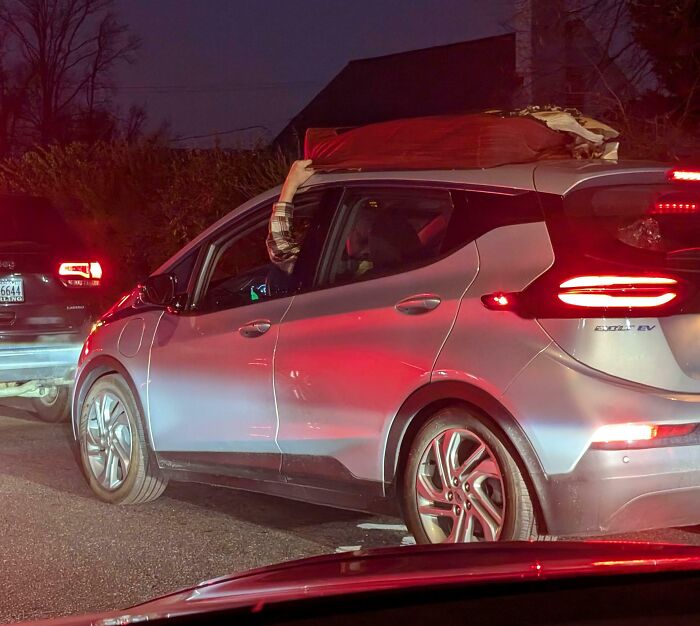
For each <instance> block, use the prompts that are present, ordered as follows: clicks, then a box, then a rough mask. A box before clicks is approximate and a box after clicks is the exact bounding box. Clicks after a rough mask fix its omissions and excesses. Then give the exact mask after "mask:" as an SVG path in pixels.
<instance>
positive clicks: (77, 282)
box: [58, 261, 102, 287]
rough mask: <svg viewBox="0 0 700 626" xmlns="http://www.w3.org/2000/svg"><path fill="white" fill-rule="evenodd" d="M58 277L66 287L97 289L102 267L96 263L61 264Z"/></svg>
mask: <svg viewBox="0 0 700 626" xmlns="http://www.w3.org/2000/svg"><path fill="white" fill-rule="evenodd" d="M58 275H59V276H60V277H61V280H62V282H63V284H64V285H66V286H67V287H97V286H99V284H100V280H101V279H102V266H101V265H100V264H99V263H98V262H97V261H92V262H90V261H81V262H74V263H61V264H60V265H59V267H58Z"/></svg>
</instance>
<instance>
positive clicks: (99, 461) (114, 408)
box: [78, 374, 167, 504]
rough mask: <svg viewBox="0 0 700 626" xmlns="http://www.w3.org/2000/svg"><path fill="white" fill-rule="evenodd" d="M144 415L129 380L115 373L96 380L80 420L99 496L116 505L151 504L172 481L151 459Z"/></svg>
mask: <svg viewBox="0 0 700 626" xmlns="http://www.w3.org/2000/svg"><path fill="white" fill-rule="evenodd" d="M141 417H142V416H141V414H140V412H139V410H138V408H137V405H136V401H135V400H134V396H133V394H132V393H131V389H129V386H128V385H127V384H126V382H125V381H124V379H123V378H122V377H121V376H119V375H117V374H112V375H109V376H104V377H102V378H100V379H98V380H97V382H95V384H94V385H93V386H92V387H91V388H90V391H89V392H88V394H87V395H86V397H85V400H84V402H83V405H82V407H81V413H80V421H79V423H78V438H79V445H80V460H81V463H82V466H83V470H84V472H85V476H86V477H87V481H88V483H89V485H90V487H91V488H92V490H93V491H94V493H95V494H96V495H97V497H98V498H100V499H101V500H104V501H105V502H111V503H113V504H136V503H140V502H149V501H151V500H155V499H156V498H157V497H158V496H160V495H161V494H162V493H163V491H164V490H165V487H166V485H167V479H166V478H165V477H164V476H163V474H162V473H161V471H160V470H159V468H158V467H157V465H156V463H155V462H154V461H153V459H152V458H151V455H150V453H149V450H148V447H147V444H146V439H145V437H144V433H143V427H142V420H141Z"/></svg>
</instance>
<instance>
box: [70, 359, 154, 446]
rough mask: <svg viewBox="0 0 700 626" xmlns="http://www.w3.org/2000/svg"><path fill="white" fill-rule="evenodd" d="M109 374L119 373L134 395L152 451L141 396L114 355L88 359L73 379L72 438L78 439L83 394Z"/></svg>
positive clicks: (127, 372) (129, 375) (132, 380)
mask: <svg viewBox="0 0 700 626" xmlns="http://www.w3.org/2000/svg"><path fill="white" fill-rule="evenodd" d="M109 374H119V375H120V376H121V377H122V378H123V379H124V381H125V382H126V384H127V385H128V387H129V389H130V390H131V395H132V396H133V397H134V402H135V403H136V408H137V409H138V410H139V412H140V414H141V418H142V420H141V426H142V428H143V430H144V434H145V435H146V443H147V444H148V447H149V449H150V451H151V452H153V442H152V441H151V432H150V429H149V428H148V420H147V419H146V414H145V413H144V408H143V403H142V402H141V396H140V395H139V393H138V391H137V389H136V385H135V384H134V379H133V378H132V377H131V374H129V371H128V370H127V369H126V368H125V367H124V365H122V363H120V362H119V361H118V360H117V359H115V358H114V357H111V356H107V355H100V356H97V357H95V358H94V359H93V360H92V361H90V363H89V364H88V365H87V366H86V367H85V368H83V370H82V371H81V372H80V374H79V375H78V378H77V379H76V381H75V392H74V393H73V402H72V405H71V423H72V426H73V438H74V439H75V440H76V441H77V439H78V418H79V416H80V407H81V406H82V404H83V401H84V400H85V396H86V395H87V394H88V391H89V390H90V388H91V387H92V386H93V385H94V384H95V383H96V382H97V381H98V380H99V379H100V378H102V377H104V376H107V375H109Z"/></svg>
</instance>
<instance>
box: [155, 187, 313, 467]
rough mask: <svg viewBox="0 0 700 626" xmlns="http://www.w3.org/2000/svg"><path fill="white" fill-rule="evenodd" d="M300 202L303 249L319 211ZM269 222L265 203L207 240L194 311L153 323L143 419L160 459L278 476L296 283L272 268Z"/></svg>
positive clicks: (297, 215)
mask: <svg viewBox="0 0 700 626" xmlns="http://www.w3.org/2000/svg"><path fill="white" fill-rule="evenodd" d="M305 197H307V201H306V202H304V203H303V206H298V207H297V211H296V213H295V233H294V234H295V236H296V237H297V241H300V242H301V241H303V237H304V236H305V234H306V230H307V229H308V226H309V224H311V223H312V220H313V217H314V214H315V211H316V208H317V206H318V205H319V203H318V202H317V201H314V200H313V197H311V200H309V197H310V196H305ZM316 198H318V197H316ZM269 215H270V205H267V206H265V207H262V208H260V209H258V210H256V211H254V212H253V213H252V214H251V215H250V216H249V217H246V218H244V219H243V220H238V221H237V222H236V224H235V225H234V226H233V227H232V228H230V229H229V230H228V231H224V232H223V233H222V234H219V235H218V236H217V237H216V238H215V239H213V240H212V241H211V242H210V244H209V247H208V250H207V251H206V260H205V261H204V263H203V267H202V268H201V270H200V276H199V286H198V287H197V288H196V290H195V296H194V298H195V301H194V303H193V305H192V310H191V311H188V312H185V313H171V312H165V313H164V314H163V317H162V318H161V320H160V323H159V324H158V328H157V331H156V334H155V338H154V341H153V346H152V349H151V364H150V384H149V390H148V405H149V415H150V421H151V431H152V433H153V440H154V445H155V448H156V450H158V453H159V456H160V457H161V458H162V459H164V460H165V461H166V462H169V463H171V464H174V465H175V466H178V465H182V466H186V467H188V468H190V469H195V470H197V469H199V470H201V471H212V470H213V471H215V472H217V473H219V472H220V473H225V474H230V475H235V476H242V477H252V478H256V479H264V478H265V477H268V476H270V477H275V476H277V475H278V474H279V468H280V461H281V457H280V450H279V447H278V445H277V442H276V434H277V412H276V407H275V399H274V392H273V359H274V351H275V344H276V341H277V335H278V330H279V324H280V322H281V320H282V318H283V316H284V314H285V312H286V311H287V309H288V308H289V305H290V303H291V301H292V298H293V293H294V292H295V291H296V289H298V288H299V286H300V284H301V282H300V280H301V278H300V276H299V273H298V272H297V270H296V269H295V273H294V274H292V276H287V275H285V274H284V273H283V272H282V271H281V270H279V269H278V268H276V267H275V266H274V265H272V264H271V263H270V260H269V257H268V254H267V248H266V245H265V239H266V237H267V233H268V219H269ZM295 281H296V282H295ZM293 284H294V285H296V287H294V288H292V285H293Z"/></svg>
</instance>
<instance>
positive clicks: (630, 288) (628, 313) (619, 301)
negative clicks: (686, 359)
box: [481, 274, 686, 318]
mask: <svg viewBox="0 0 700 626" xmlns="http://www.w3.org/2000/svg"><path fill="white" fill-rule="evenodd" d="M685 293H686V287H685V286H683V285H680V284H679V283H678V281H677V280H676V279H675V278H668V277H666V276H628V275H625V276H617V275H614V274H600V275H597V274H596V275H585V276H573V277H571V278H568V279H566V280H564V281H562V282H560V281H559V280H557V281H556V282H554V281H553V280H548V281H547V282H546V283H543V284H539V285H536V286H535V287H534V288H533V287H528V288H527V289H525V290H524V291H522V292H518V293H513V292H501V291H497V292H495V293H489V294H486V295H485V296H482V298H481V301H482V302H483V304H484V306H485V307H486V308H487V309H490V310H492V311H513V312H515V313H516V314H517V315H519V316H520V317H525V318H538V317H539V318H549V317H551V318H565V317H601V316H605V315H607V314H609V313H611V312H615V314H617V315H624V316H625V317H639V316H644V315H648V314H651V313H652V311H651V310H650V309H652V310H653V315H655V316H658V315H663V314H667V313H668V311H667V309H668V307H664V305H666V304H668V303H670V302H671V301H674V300H676V299H677V298H679V296H681V295H684V294H685ZM674 310H675V309H674Z"/></svg>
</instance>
